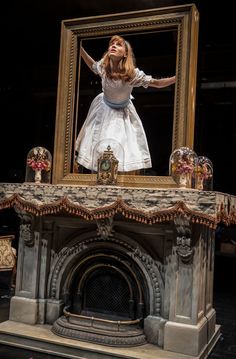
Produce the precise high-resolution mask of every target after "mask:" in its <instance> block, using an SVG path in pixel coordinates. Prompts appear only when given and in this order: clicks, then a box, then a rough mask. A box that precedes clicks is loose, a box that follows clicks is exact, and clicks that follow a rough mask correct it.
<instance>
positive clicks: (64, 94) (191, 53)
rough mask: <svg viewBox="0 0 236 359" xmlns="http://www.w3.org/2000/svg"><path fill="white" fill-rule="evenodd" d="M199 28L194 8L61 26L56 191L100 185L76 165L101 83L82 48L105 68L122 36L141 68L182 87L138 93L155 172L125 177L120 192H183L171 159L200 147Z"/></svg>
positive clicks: (137, 103) (121, 177) (91, 19)
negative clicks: (114, 39)
mask: <svg viewBox="0 0 236 359" xmlns="http://www.w3.org/2000/svg"><path fill="white" fill-rule="evenodd" d="M198 25H199V14H198V10H197V8H196V6H195V5H194V4H190V5H182V6H175V7H166V8H158V9H150V10H145V11H136V12H126V13H120V14H111V15H105V16H97V17H89V18H88V17H87V18H79V19H72V20H65V21H63V22H62V28H61V47H60V62H59V78H58V98H57V115H56V128H55V145H54V159H53V163H54V164H53V184H76V185H84V184H87V185H93V184H96V174H95V173H89V171H86V170H85V171H83V170H82V171H79V170H78V166H77V165H76V164H75V141H76V138H77V136H78V133H79V130H80V129H81V127H82V125H83V122H84V120H85V118H86V115H87V112H88V109H89V106H90V104H91V102H92V100H93V99H94V97H95V96H96V95H97V94H98V93H100V92H101V83H100V79H99V77H98V76H95V75H94V74H93V73H92V72H91V70H89V69H88V68H87V67H86V65H85V64H84V62H83V60H81V57H80V48H81V45H83V47H84V48H85V49H86V50H87V51H88V53H89V54H90V55H91V56H92V57H93V58H94V59H95V60H99V59H100V58H101V57H102V55H103V54H104V52H105V51H106V49H107V44H108V42H109V39H110V38H111V36H112V35H114V34H119V35H121V36H123V37H124V38H125V39H126V40H128V41H129V42H130V43H131V45H132V48H133V50H134V54H135V58H136V65H137V67H138V68H140V69H141V70H143V71H144V72H145V73H146V74H150V75H152V76H153V77H155V78H163V77H169V76H172V75H174V74H176V83H175V85H174V86H173V85H172V86H171V87H168V88H163V89H156V88H155V89H153V88H147V89H144V88H136V89H134V91H133V92H132V95H133V96H134V100H133V102H134V106H135V108H136V110H137V112H138V114H139V116H140V118H141V120H142V123H143V127H144V130H145V133H146V136H147V140H148V145H149V149H150V153H151V159H152V168H151V169H147V170H145V171H141V172H140V175H130V174H126V175H124V174H119V175H118V185H121V186H135V187H137V186H138V187H164V188H168V187H175V186H176V184H175V182H174V181H173V179H172V178H171V177H170V176H169V175H168V166H169V157H170V155H171V152H172V151H173V150H174V149H176V148H178V147H181V146H188V147H191V148H192V147H193V138H194V117H195V91H196V72H197V47H198ZM79 172H82V173H79Z"/></svg>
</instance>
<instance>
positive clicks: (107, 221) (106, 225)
mask: <svg viewBox="0 0 236 359" xmlns="http://www.w3.org/2000/svg"><path fill="white" fill-rule="evenodd" d="M96 223H97V234H98V236H99V237H100V238H102V239H104V240H107V239H108V238H110V237H112V236H113V218H102V219H98V220H97V221H96Z"/></svg>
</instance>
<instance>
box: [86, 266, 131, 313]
mask: <svg viewBox="0 0 236 359" xmlns="http://www.w3.org/2000/svg"><path fill="white" fill-rule="evenodd" d="M83 293H84V305H83V307H84V308H83V309H84V310H85V311H92V312H93V311H94V312H100V313H104V314H106V313H107V314H114V315H116V316H117V315H122V316H126V317H129V299H130V290H129V287H128V284H127V281H126V280H125V278H124V277H123V276H122V275H121V274H120V273H119V272H117V271H116V270H114V269H113V268H109V267H105V268H100V269H97V270H95V271H94V272H93V273H92V274H90V276H89V277H88V278H87V280H86V282H85V285H84V288H83Z"/></svg>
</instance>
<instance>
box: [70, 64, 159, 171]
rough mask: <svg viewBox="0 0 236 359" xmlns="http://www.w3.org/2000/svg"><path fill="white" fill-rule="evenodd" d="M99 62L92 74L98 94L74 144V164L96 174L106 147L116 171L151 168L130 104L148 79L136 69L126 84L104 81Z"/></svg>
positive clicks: (146, 148)
mask: <svg viewBox="0 0 236 359" xmlns="http://www.w3.org/2000/svg"><path fill="white" fill-rule="evenodd" d="M102 61H103V60H100V61H98V62H96V63H95V64H94V65H93V71H94V73H95V74H98V75H99V76H100V77H101V79H102V90H103V92H102V93H100V94H99V95H98V96H96V97H95V98H94V100H93V101H92V103H91V105H90V108H89V111H88V115H87V118H86V120H85V122H84V124H83V127H82V129H81V130H80V133H79V135H78V137H77V140H76V146H75V150H76V151H77V162H78V163H79V164H80V165H82V166H84V167H86V168H87V169H90V170H93V171H96V170H97V159H98V158H99V157H100V156H101V155H102V153H103V152H104V151H105V150H107V147H108V146H110V147H111V150H112V151H113V153H114V155H115V157H116V158H117V159H118V161H119V165H118V170H119V171H133V170H138V169H142V168H150V167H151V166H152V163H151V157H150V152H149V148H148V143H147V139H146V135H145V132H144V129H143V125H142V122H141V119H140V118H139V116H138V114H137V112H136V110H135V107H134V105H133V103H132V101H131V98H132V96H131V92H132V89H133V87H139V86H143V87H145V88H146V87H148V85H149V83H150V81H151V79H152V77H151V76H149V75H146V74H145V73H144V72H143V71H141V70H139V69H138V68H136V69H135V77H134V78H133V79H132V81H130V82H124V81H122V80H113V79H109V78H107V77H106V75H105V73H104V71H103V68H102Z"/></svg>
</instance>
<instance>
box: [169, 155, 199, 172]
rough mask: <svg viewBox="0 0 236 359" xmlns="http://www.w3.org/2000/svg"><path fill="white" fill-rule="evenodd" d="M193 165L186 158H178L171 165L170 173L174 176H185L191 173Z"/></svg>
mask: <svg viewBox="0 0 236 359" xmlns="http://www.w3.org/2000/svg"><path fill="white" fill-rule="evenodd" d="M193 171H194V164H193V161H191V159H188V158H180V159H178V161H177V162H176V163H173V164H172V172H173V173H176V174H187V173H193Z"/></svg>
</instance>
